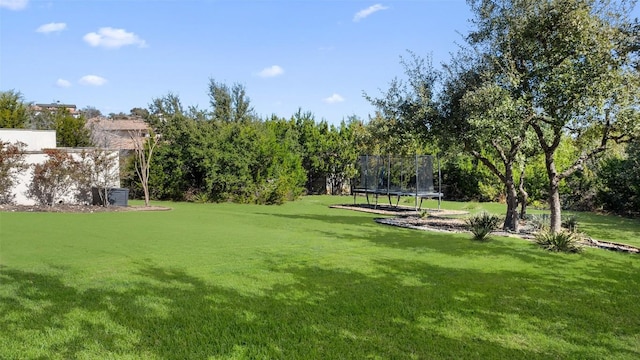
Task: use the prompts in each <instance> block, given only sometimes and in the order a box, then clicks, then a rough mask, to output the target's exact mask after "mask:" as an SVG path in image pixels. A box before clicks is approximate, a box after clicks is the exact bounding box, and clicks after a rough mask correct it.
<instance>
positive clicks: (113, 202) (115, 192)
mask: <svg viewBox="0 0 640 360" xmlns="http://www.w3.org/2000/svg"><path fill="white" fill-rule="evenodd" d="M106 190H107V191H106V195H107V196H106V199H105V198H104V196H105V189H104V188H97V187H93V188H91V197H92V200H93V201H92V205H98V206H106V205H110V206H129V189H125V188H108V189H106Z"/></svg>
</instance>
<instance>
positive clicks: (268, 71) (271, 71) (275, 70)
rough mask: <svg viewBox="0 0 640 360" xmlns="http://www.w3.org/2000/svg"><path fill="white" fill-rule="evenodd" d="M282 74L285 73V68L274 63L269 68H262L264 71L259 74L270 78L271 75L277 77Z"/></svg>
mask: <svg viewBox="0 0 640 360" xmlns="http://www.w3.org/2000/svg"><path fill="white" fill-rule="evenodd" d="M282 74H284V69H283V68H281V67H280V66H278V65H273V66H270V67H268V68H264V69H262V71H260V72H259V73H258V76H260V77H263V78H269V77H276V76H279V75H282Z"/></svg>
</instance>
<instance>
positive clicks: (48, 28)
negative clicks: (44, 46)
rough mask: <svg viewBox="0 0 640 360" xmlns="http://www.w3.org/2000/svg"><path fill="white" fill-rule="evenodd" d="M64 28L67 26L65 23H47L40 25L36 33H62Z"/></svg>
mask: <svg viewBox="0 0 640 360" xmlns="http://www.w3.org/2000/svg"><path fill="white" fill-rule="evenodd" d="M66 28H67V24H65V23H48V24H44V25H40V27H39V28H37V29H36V32H39V33H43V34H48V33H52V32H58V31H62V30H64V29H66Z"/></svg>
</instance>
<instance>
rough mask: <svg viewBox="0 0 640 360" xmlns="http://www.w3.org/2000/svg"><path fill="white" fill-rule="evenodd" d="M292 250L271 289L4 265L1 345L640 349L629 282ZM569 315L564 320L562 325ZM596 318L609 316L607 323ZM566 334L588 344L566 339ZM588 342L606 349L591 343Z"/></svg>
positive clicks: (167, 275)
mask: <svg viewBox="0 0 640 360" xmlns="http://www.w3.org/2000/svg"><path fill="white" fill-rule="evenodd" d="M281 260H282V259H277V258H273V259H272V260H271V261H272V262H271V264H268V270H269V271H272V272H274V273H281V274H286V275H288V276H289V277H290V278H291V279H292V281H291V282H287V283H281V284H277V285H274V286H272V287H270V288H268V289H266V290H264V291H261V292H260V293H251V292H246V291H242V290H241V289H235V288H233V287H229V286H223V285H222V284H215V283H211V282H209V281H207V280H205V279H202V278H199V277H196V276H193V275H190V274H188V273H187V272H186V271H184V270H182V269H175V268H164V267H161V266H157V265H154V264H149V263H145V264H139V266H138V269H137V271H136V272H135V273H134V274H130V275H131V276H130V278H131V279H132V280H130V281H123V282H121V283H119V284H118V286H117V287H109V286H104V287H99V288H88V289H82V288H79V287H74V286H72V285H69V284H67V283H65V281H64V280H63V279H64V278H63V275H62V273H60V274H41V273H35V272H28V271H22V270H16V269H11V268H3V269H1V272H0V276H1V279H2V284H3V287H4V289H5V290H4V291H3V292H2V294H4V295H3V296H2V298H1V300H2V302H1V304H2V313H1V314H2V315H1V317H0V331H1V333H2V334H5V335H0V338H4V339H3V341H0V344H5V345H0V346H6V347H4V349H5V350H6V349H10V348H11V347H13V348H14V352H12V353H8V354H3V356H2V357H3V358H7V359H11V358H23V359H28V358H48V357H54V358H78V357H129V358H131V357H133V358H161V359H204V358H211V357H214V358H226V357H234V358H247V359H258V358H265V359H266V358H268V359H309V358H312V359H319V358H322V359H347V358H358V359H360V358H363V357H374V358H394V359H403V358H407V359H410V358H509V359H517V358H520V359H537V358H540V359H542V358H549V357H569V358H576V357H578V358H597V357H600V356H599V355H602V354H610V355H613V356H618V355H620V356H629V357H633V356H638V355H640V351H639V350H638V349H637V348H636V349H635V350H634V349H628V348H624V347H623V346H622V345H620V344H619V343H617V342H615V341H608V340H607V338H606V337H603V334H607V333H609V332H611V333H613V334H621V335H630V336H637V329H638V326H637V325H640V324H638V320H637V319H639V318H640V314H637V313H634V314H619V313H617V312H616V310H615V309H616V307H617V306H618V305H620V306H622V305H625V306H627V307H625V309H630V308H633V307H630V305H629V304H628V302H629V301H632V299H635V295H634V293H632V292H628V293H626V294H625V293H623V292H620V293H618V295H619V297H617V298H615V299H609V300H610V301H611V302H610V304H609V305H610V306H602V307H596V308H595V309H594V310H593V312H590V313H589V314H576V313H575V311H576V310H572V309H573V307H572V305H571V303H572V302H574V301H580V302H583V301H594V299H592V298H591V297H590V296H591V295H590V294H589V293H586V292H585V293H581V292H579V291H578V289H579V288H580V287H577V286H574V287H573V288H574V289H575V292H574V293H571V294H570V295H571V298H563V297H562V296H560V297H559V296H557V295H554V296H551V295H550V294H554V293H556V292H557V291H558V290H559V289H560V288H561V287H562V285H561V284H559V282H557V281H554V280H553V279H548V278H544V277H540V276H532V275H531V274H529V273H523V272H515V271H514V272H511V273H510V274H509V275H508V276H501V277H496V276H495V275H494V274H491V273H482V272H478V271H475V270H465V269H460V270H452V269H450V268H446V267H440V266H434V265H431V264H428V263H425V262H419V261H406V260H400V259H395V260H382V261H378V264H379V266H380V269H381V270H380V271H379V272H378V273H376V274H371V275H366V274H362V273H356V272H351V271H345V270H336V269H326V268H321V267H318V266H313V265H312V266H307V265H296V264H293V265H283V264H287V263H286V262H284V261H281ZM626 276H627V277H630V276H631V275H630V274H626ZM577 285H580V286H584V287H586V286H587V285H589V286H591V287H592V288H594V287H595V288H596V289H597V290H598V291H603V292H605V291H607V289H610V288H611V284H610V283H605V282H603V281H600V279H599V278H596V279H591V281H590V282H589V283H588V284H587V283H586V282H585V283H584V284H577ZM636 285H637V284H636ZM635 289H637V286H636V288H635ZM633 301H635V300H633ZM636 312H637V311H636ZM630 317H631V318H632V319H631V320H630ZM582 318H584V319H585V320H584V321H583V320H581V319H582ZM556 323H557V324H563V326H564V327H563V328H556V327H554V326H556V325H554V324H556ZM593 323H598V324H601V325H602V327H601V328H599V329H594V328H593V326H592V325H591V324H593ZM634 326H635V328H634ZM537 327H538V328H537ZM633 329H635V333H634V332H633ZM513 333H515V336H512V335H513ZM7 334H10V335H8V336H10V338H9V339H10V341H8V340H7V338H6V336H7ZM528 334H533V335H534V336H533V338H527V336H529V337H531V335H528ZM518 336H521V337H524V338H519V337H518ZM536 336H539V337H541V338H542V340H540V339H538V338H536ZM594 339H595V342H594ZM518 341H521V342H522V343H518ZM547 341H548V342H549V343H551V344H552V345H553V344H558V345H557V346H551V345H548V343H547ZM564 343H572V344H576V346H579V347H578V349H577V350H576V349H575V348H574V347H563V346H562V344H564ZM545 345H548V346H546V347H545ZM0 349H3V348H2V347H0ZM584 349H590V350H596V352H594V353H593V354H589V353H585V352H584V351H585V350H584Z"/></svg>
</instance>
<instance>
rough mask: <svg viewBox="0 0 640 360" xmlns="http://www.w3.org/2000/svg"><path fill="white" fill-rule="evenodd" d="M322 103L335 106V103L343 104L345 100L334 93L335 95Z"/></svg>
mask: <svg viewBox="0 0 640 360" xmlns="http://www.w3.org/2000/svg"><path fill="white" fill-rule="evenodd" d="M322 101H324V102H326V103H327V104H335V103H339V102H343V101H344V98H343V97H342V96H340V94H335V93H334V94H333V95H331V96H329V97H328V98H325V99H323V100H322Z"/></svg>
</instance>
